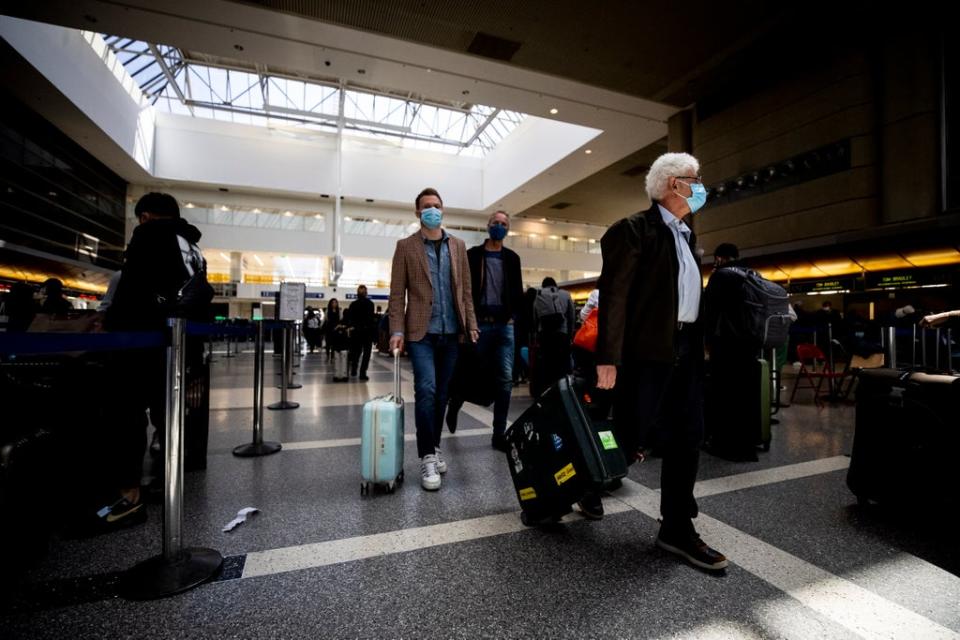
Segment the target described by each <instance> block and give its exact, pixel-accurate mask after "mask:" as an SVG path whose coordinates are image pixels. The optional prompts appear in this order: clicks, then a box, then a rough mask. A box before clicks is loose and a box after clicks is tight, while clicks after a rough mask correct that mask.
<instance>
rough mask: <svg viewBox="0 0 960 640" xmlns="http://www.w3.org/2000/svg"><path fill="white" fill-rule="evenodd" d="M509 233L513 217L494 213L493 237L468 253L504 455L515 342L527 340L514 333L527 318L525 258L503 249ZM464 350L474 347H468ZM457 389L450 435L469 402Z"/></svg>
mask: <svg viewBox="0 0 960 640" xmlns="http://www.w3.org/2000/svg"><path fill="white" fill-rule="evenodd" d="M509 229H510V216H509V215H507V213H506V212H505V211H497V212H495V213H494V214H493V215H492V216H490V219H489V220H488V222H487V231H488V233H489V235H490V237H489V238H488V239H487V240H485V241H484V243H483V244H482V245H478V246H476V247H471V248H470V249H469V250H468V251H467V262H469V264H470V280H471V285H472V286H471V292H472V295H473V308H474V309H475V310H476V316H477V323H478V327H479V329H480V339H479V340H478V341H477V346H476V349H477V352H478V356H479V358H480V361H481V362H483V363H485V364H489V373H490V374H492V375H493V376H494V377H495V382H496V385H497V389H496V392H495V395H494V403H493V439H492V441H491V442H492V445H493V447H494V448H496V449H500V450H501V451H505V450H506V449H507V441H506V438H504V435H503V433H504V431H505V430H506V427H507V412H508V411H509V410H510V396H511V395H512V393H513V361H514V357H515V353H516V350H515V347H514V343H515V342H516V341H517V339H520V340H522V339H523V338H522V335H517V334H516V333H515V328H516V320H517V317H518V316H519V315H520V314H522V313H523V280H522V278H521V271H520V256H518V255H517V254H516V252H514V251H511V250H510V249H508V248H507V247H505V246H503V239H504V238H505V237H506V236H507V232H508V231H509ZM464 348H472V347H471V346H470V345H466V346H465V347H464ZM484 373H487V371H486V370H485V371H484ZM455 377H456V378H457V380H455V382H456V381H460V380H468V379H469V378H470V377H471V376H470V374H469V372H466V371H463V370H462V369H461V368H458V369H457V372H456V374H455ZM477 382H483V383H485V382H487V381H479V380H478V381H477ZM454 389H462V385H461V384H455V385H452V387H451V396H450V401H449V403H448V405H447V427H448V428H449V429H450V433H454V432H455V431H456V430H457V414H458V413H459V412H460V408H461V407H462V406H463V402H464V400H463V397H462V396H460V395H455V394H454Z"/></svg>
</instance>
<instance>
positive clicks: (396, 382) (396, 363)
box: [393, 349, 403, 404]
mask: <svg viewBox="0 0 960 640" xmlns="http://www.w3.org/2000/svg"><path fill="white" fill-rule="evenodd" d="M393 401H394V402H396V403H397V404H403V398H402V397H401V396H400V349H394V350H393Z"/></svg>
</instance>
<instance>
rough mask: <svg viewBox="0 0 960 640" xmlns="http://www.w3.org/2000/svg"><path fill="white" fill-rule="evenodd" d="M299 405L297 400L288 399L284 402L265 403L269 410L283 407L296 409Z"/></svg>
mask: <svg viewBox="0 0 960 640" xmlns="http://www.w3.org/2000/svg"><path fill="white" fill-rule="evenodd" d="M299 407H300V403H299V402H290V401H289V400H287V401H286V402H274V403H273V404H268V405H267V409H270V410H271V411H283V410H284V409H297V408H299Z"/></svg>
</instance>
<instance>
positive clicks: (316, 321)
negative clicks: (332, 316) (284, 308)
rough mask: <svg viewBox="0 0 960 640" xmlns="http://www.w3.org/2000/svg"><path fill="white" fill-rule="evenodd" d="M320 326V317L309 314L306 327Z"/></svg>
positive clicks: (315, 327)
mask: <svg viewBox="0 0 960 640" xmlns="http://www.w3.org/2000/svg"><path fill="white" fill-rule="evenodd" d="M319 328H320V318H318V317H317V316H310V317H309V318H307V329H319Z"/></svg>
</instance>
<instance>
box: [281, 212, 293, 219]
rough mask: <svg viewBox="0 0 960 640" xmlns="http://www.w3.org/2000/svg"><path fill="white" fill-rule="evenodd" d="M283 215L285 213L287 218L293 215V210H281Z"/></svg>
mask: <svg viewBox="0 0 960 640" xmlns="http://www.w3.org/2000/svg"><path fill="white" fill-rule="evenodd" d="M283 215H285V216H287V217H288V218H289V217H290V216H292V215H293V212H292V211H284V212H283Z"/></svg>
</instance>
